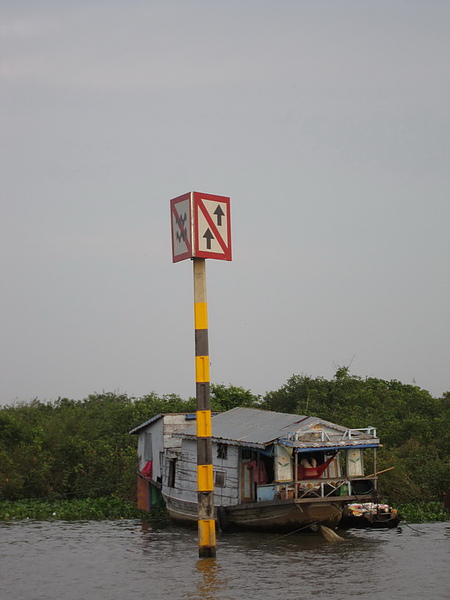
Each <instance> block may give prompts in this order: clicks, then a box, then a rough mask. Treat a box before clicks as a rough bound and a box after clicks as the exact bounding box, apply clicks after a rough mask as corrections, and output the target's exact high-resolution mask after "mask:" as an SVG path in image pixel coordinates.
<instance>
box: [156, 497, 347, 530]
mask: <svg viewBox="0 0 450 600" xmlns="http://www.w3.org/2000/svg"><path fill="white" fill-rule="evenodd" d="M165 500H166V507H167V510H168V513H169V516H170V518H171V519H172V520H173V521H176V522H178V523H185V524H195V523H197V519H198V516H197V504H196V503H194V502H188V501H183V500H179V499H176V498H173V497H166V498H165ZM216 518H217V521H218V525H219V527H220V529H222V530H223V531H228V530H230V531H232V530H239V529H241V530H254V531H274V532H289V531H296V530H302V529H304V530H306V529H310V528H312V529H314V528H315V527H317V526H318V525H325V526H327V527H331V528H333V529H334V528H336V527H337V526H338V525H339V522H340V520H341V518H342V505H341V504H340V503H338V502H317V501H316V502H305V501H304V500H299V499H294V498H292V499H287V500H273V501H268V502H251V503H242V504H236V505H231V506H227V507H224V506H219V507H216Z"/></svg>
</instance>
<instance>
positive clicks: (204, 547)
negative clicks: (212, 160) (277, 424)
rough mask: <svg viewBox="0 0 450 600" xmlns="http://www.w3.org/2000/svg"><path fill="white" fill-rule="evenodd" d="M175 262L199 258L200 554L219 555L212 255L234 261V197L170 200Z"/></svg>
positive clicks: (196, 309) (191, 195)
mask: <svg viewBox="0 0 450 600" xmlns="http://www.w3.org/2000/svg"><path fill="white" fill-rule="evenodd" d="M170 212H171V223H172V260H173V262H179V261H181V260H185V259H186V258H191V259H192V261H193V273H194V326H195V379H196V399H197V412H196V417H197V498H198V500H197V502H198V552H199V557H200V558H214V557H215V556H216V529H215V517H214V472H213V465H212V415H211V399H210V372H209V347H208V346H209V344H208V304H207V298H206V261H205V259H206V258H215V259H219V260H231V222H230V199H229V198H227V197H224V196H213V195H211V194H201V193H199V192H189V193H187V194H184V195H183V196H179V197H177V198H174V199H173V200H171V201H170Z"/></svg>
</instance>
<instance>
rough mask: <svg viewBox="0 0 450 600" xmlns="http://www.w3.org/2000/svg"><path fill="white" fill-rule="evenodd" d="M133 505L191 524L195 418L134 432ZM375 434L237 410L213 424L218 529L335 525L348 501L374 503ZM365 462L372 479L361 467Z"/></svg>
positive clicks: (167, 419)
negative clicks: (136, 463) (135, 480)
mask: <svg viewBox="0 0 450 600" xmlns="http://www.w3.org/2000/svg"><path fill="white" fill-rule="evenodd" d="M130 433H132V434H137V435H138V436H139V438H138V455H139V466H138V507H139V508H141V509H145V510H151V509H152V508H153V507H155V506H160V505H161V504H162V502H164V503H165V505H166V507H167V510H168V512H169V515H170V517H171V518H172V519H173V520H174V521H178V522H184V523H194V522H196V521H197V479H196V478H197V438H196V422H195V414H160V415H157V416H155V417H153V418H152V419H150V420H148V421H146V422H145V423H142V424H141V425H139V426H138V427H136V428H134V429H133V430H132V431H131V432H130ZM379 447H380V441H379V439H378V438H377V434H376V431H375V429H374V428H373V427H365V428H362V429H348V428H346V427H342V426H340V425H336V424H334V423H330V422H328V421H325V420H323V419H320V418H317V417H308V416H300V415H292V414H286V413H277V412H272V411H266V410H260V409H255V408H234V409H232V410H230V411H227V412H224V413H218V414H216V415H214V416H213V418H212V463H213V472H214V505H215V509H216V516H217V520H218V522H219V526H220V527H221V528H222V529H223V530H226V529H238V528H241V529H256V530H276V531H294V530H298V529H301V528H307V527H313V528H314V526H317V525H320V524H322V525H326V526H328V527H336V526H337V525H338V524H339V522H340V520H341V518H342V515H343V512H344V509H345V507H346V506H347V505H349V504H350V503H355V502H377V476H376V470H377V469H376V452H377V448H379ZM369 454H370V472H371V473H370V475H365V474H364V462H365V461H367V459H368V458H369Z"/></svg>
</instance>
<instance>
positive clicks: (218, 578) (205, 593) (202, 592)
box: [189, 558, 226, 600]
mask: <svg viewBox="0 0 450 600" xmlns="http://www.w3.org/2000/svg"><path fill="white" fill-rule="evenodd" d="M196 567H197V571H198V572H199V574H200V579H199V581H198V584H197V594H198V598H199V599H200V598H201V599H202V600H218V598H219V597H220V596H218V595H220V592H221V591H223V589H224V588H225V587H226V585H225V583H226V582H225V581H224V580H223V573H221V568H220V565H219V563H218V562H217V559H216V558H203V559H202V560H199V561H197V565H196ZM189 598H192V596H189Z"/></svg>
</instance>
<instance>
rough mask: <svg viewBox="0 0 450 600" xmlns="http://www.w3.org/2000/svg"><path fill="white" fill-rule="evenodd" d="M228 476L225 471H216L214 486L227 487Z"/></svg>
mask: <svg viewBox="0 0 450 600" xmlns="http://www.w3.org/2000/svg"><path fill="white" fill-rule="evenodd" d="M226 479H227V474H226V472H225V471H214V485H215V486H216V487H225V481H226Z"/></svg>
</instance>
